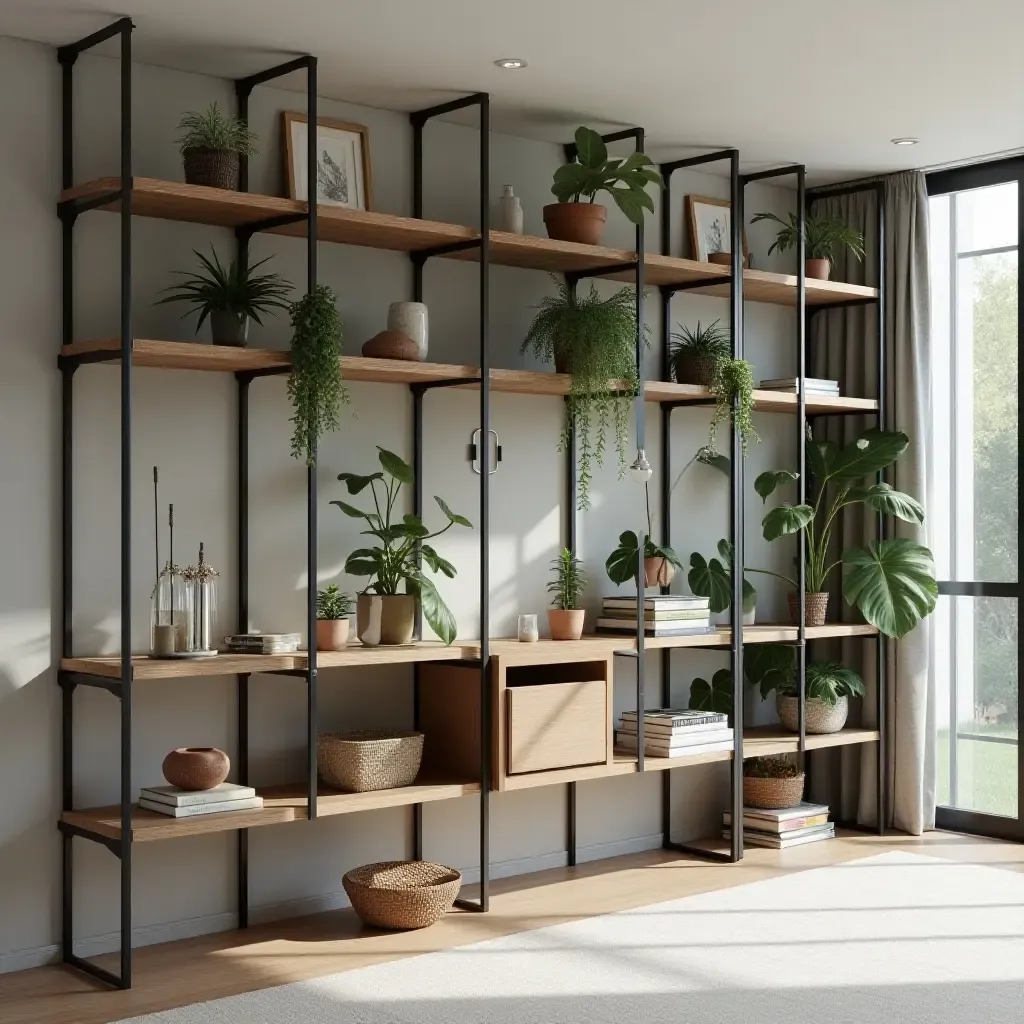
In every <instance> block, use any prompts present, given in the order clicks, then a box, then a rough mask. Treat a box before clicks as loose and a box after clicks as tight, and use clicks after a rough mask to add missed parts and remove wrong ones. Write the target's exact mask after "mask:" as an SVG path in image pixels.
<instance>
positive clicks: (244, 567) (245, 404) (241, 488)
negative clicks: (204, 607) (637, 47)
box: [235, 240, 250, 928]
mask: <svg viewBox="0 0 1024 1024" xmlns="http://www.w3.org/2000/svg"><path fill="white" fill-rule="evenodd" d="M239 249H240V250H242V251H244V250H247V249H248V240H246V241H245V242H242V241H240V243H239ZM242 251H240V252H239V261H240V262H241V260H242V259H243V254H242ZM249 384H250V379H249V378H248V377H244V376H243V377H240V378H239V379H238V438H237V441H238V451H237V456H238V466H237V472H238V524H237V525H238V552H237V561H238V617H237V621H236V624H235V628H236V630H237V632H239V633H244V632H246V631H247V630H248V628H249ZM235 690H236V713H237V716H238V721H237V746H236V758H237V767H238V782H239V784H240V785H242V786H248V785H249V674H248V673H242V674H240V675H239V676H238V677H237V678H236V682H235ZM235 852H236V868H237V874H236V881H237V885H238V927H239V928H248V927H249V830H248V829H247V828H241V829H239V830H238V839H237V847H236V851H235Z"/></svg>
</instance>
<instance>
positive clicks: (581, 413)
mask: <svg viewBox="0 0 1024 1024" xmlns="http://www.w3.org/2000/svg"><path fill="white" fill-rule="evenodd" d="M553 280H554V281H555V284H556V285H557V288H558V294H557V295H554V296H551V295H549V296H546V297H545V298H544V299H542V300H541V302H540V305H539V306H538V307H537V309H538V313H537V315H536V316H535V317H534V319H533V323H532V324H531V325H530V330H529V332H528V333H527V335H526V339H525V341H523V344H522V351H523V352H526V351H528V350H529V351H532V352H533V354H534V355H535V356H536V357H537V358H538V359H543V360H545V361H547V362H554V364H555V369H556V370H558V371H559V372H562V373H569V374H570V375H571V377H572V381H571V383H570V385H569V394H568V396H567V397H566V403H565V425H564V427H563V429H562V437H561V440H560V443H559V450H560V451H565V450H567V449H568V447H569V446H570V445H571V444H572V443H573V437H574V435H575V443H576V446H577V456H576V457H577V478H578V484H579V491H578V508H579V510H580V511H586V510H587V509H589V508H590V482H591V480H592V478H593V468H594V466H595V465H597V466H600V465H602V464H603V462H604V456H605V451H606V447H607V441H606V436H607V433H608V429H609V427H610V428H611V429H612V431H613V433H614V437H615V452H616V456H617V459H618V467H619V476H620V477H621V476H622V475H623V474H624V473H625V471H626V459H627V442H628V439H629V406H630V402H631V400H632V399H633V398H634V397H635V396H636V394H637V391H638V389H639V376H638V374H637V367H636V353H635V344H636V296H635V294H634V292H633V290H632V289H630V288H622V289H620V290H619V291H617V292H616V293H615V294H614V295H612V296H611V297H610V298H608V299H602V298H601V297H600V296H599V295H598V293H597V289H596V288H595V287H594V285H593V284H591V286H590V290H589V291H588V292H586V293H585V294H583V295H578V294H577V292H576V288H575V287H574V286H572V285H570V284H568V283H567V282H565V281H562V280H560V279H559V278H556V277H553ZM645 341H646V330H645Z"/></svg>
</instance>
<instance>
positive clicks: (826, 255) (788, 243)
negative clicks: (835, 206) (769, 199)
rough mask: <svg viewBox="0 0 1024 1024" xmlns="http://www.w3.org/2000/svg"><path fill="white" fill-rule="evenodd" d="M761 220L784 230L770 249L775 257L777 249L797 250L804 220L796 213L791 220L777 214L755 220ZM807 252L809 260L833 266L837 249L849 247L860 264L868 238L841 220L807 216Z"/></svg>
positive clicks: (781, 250)
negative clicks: (801, 222) (824, 262)
mask: <svg viewBox="0 0 1024 1024" xmlns="http://www.w3.org/2000/svg"><path fill="white" fill-rule="evenodd" d="M759 220H771V221H775V222H776V223H777V224H781V225H782V227H781V229H780V230H779V233H778V235H776V237H775V241H774V242H772V244H771V247H770V248H769V249H768V254H769V255H771V253H772V252H774V250H776V249H778V250H779V252H787V251H788V250H789V249H795V248H796V243H797V240H798V239H799V237H800V221H799V219H798V218H797V215H796V214H795V213H791V214H788V221H785V220H783V219H782V218H781V217H777V216H776V215H775V214H774V213H758V214H755V215H754V217H753V219H752V220H751V222H750V223H751V224H756V223H757V222H758V221H759ZM804 238H805V240H806V241H805V243H804V251H805V252H806V254H807V259H809V260H828V261H829V263H832V262H833V261H834V260H835V256H836V250H837V249H842V248H844V247H845V248H847V249H849V250H850V254H851V255H852V256H853V257H854V259H856V260H857V261H858V262H859V261H860V260H862V259H864V235H863V234H861V232H859V231H856V230H854V229H853V228H851V227H847V226H846V225H845V224H844V223H843V222H842V221H841V220H838V219H837V218H835V217H806V218H805V220H804Z"/></svg>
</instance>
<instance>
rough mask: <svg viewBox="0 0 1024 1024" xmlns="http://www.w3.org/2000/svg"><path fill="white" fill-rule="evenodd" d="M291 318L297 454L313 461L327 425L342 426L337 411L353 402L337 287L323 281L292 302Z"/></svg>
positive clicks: (291, 393)
mask: <svg viewBox="0 0 1024 1024" xmlns="http://www.w3.org/2000/svg"><path fill="white" fill-rule="evenodd" d="M288 309H289V313H290V314H291V321H292V331H293V333H292V345H291V354H292V371H291V373H290V374H289V376H288V397H289V398H290V399H291V401H292V406H293V408H294V410H295V411H294V415H293V416H292V423H293V424H295V430H294V433H293V434H292V455H294V456H295V458H297V459H299V458H302V459H305V460H306V464H307V465H310V466H312V465H313V463H314V461H315V458H316V446H317V443H318V442H319V440H320V438H321V437H322V436H323V435H324V434H326V433H327V432H328V431H331V430H337V429H338V413H339V411H340V409H341V406H342V404H346V405H347V404H348V391H347V390H346V388H345V385H344V383H343V382H342V379H341V359H340V356H341V316H340V314H339V313H338V307H337V305H336V303H335V297H334V292H333V291H331V289H330V288H328V287H327V285H324V284H318V285H317V286H316V290H315V291H314V292H312V293H308V292H307V293H306V294H305V295H303V296H302V298H301V299H299V300H298V301H297V302H293V303H292V304H291V305H290V306H289V307H288Z"/></svg>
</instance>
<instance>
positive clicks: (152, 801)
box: [139, 782, 263, 818]
mask: <svg viewBox="0 0 1024 1024" xmlns="http://www.w3.org/2000/svg"><path fill="white" fill-rule="evenodd" d="M139 806H140V807H144V808H145V809H146V810H147V811H156V813H157V814H166V815H168V816H169V817H172V818H191V817H194V816H195V815H197V814H221V813H223V812H224V811H252V810H258V809H259V808H260V807H262V806H263V797H261V796H257V795H256V790H255V789H253V788H252V787H251V786H239V785H236V784H235V783H234V782H222V783H221V784H220V785H219V786H214V787H213V789H204V790H198V791H197V790H188V789H178V787H177V786H147V787H146V788H145V789H143V790H141V791H140V792H139Z"/></svg>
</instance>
